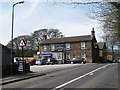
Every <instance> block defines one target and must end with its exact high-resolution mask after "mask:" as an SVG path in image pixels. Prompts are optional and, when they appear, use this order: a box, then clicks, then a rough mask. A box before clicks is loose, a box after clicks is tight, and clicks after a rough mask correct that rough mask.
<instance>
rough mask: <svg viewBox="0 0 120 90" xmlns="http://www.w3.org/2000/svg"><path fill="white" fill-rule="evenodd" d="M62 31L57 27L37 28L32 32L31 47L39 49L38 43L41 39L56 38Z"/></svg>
mask: <svg viewBox="0 0 120 90" xmlns="http://www.w3.org/2000/svg"><path fill="white" fill-rule="evenodd" d="M61 35H62V33H61V32H59V30H58V29H52V28H51V29H39V30H36V31H34V33H32V42H33V45H32V46H33V48H34V49H35V50H38V49H39V44H40V42H41V41H43V40H45V37H46V39H50V38H58V37H61Z"/></svg>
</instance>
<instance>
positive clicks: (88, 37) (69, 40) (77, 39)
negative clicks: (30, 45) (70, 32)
mask: <svg viewBox="0 0 120 90" xmlns="http://www.w3.org/2000/svg"><path fill="white" fill-rule="evenodd" d="M81 41H91V35H84V36H74V37H62V38H55V39H47V40H44V41H42V42H41V44H56V43H72V42H81Z"/></svg>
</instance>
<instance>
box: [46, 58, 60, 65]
mask: <svg viewBox="0 0 120 90" xmlns="http://www.w3.org/2000/svg"><path fill="white" fill-rule="evenodd" d="M46 63H47V64H48V65H49V64H58V61H57V60H56V59H55V58H48V59H47V62H46Z"/></svg>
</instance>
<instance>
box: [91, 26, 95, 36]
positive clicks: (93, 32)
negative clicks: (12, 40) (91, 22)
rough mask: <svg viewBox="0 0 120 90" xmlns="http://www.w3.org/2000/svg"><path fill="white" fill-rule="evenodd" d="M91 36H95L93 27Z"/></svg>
mask: <svg viewBox="0 0 120 90" xmlns="http://www.w3.org/2000/svg"><path fill="white" fill-rule="evenodd" d="M91 36H92V37H94V36H95V31H94V28H92V31H91Z"/></svg>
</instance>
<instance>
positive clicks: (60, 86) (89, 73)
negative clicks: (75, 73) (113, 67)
mask: <svg viewBox="0 0 120 90" xmlns="http://www.w3.org/2000/svg"><path fill="white" fill-rule="evenodd" d="M109 65H110V64H107V65H104V66H102V67H99V68H97V69H95V70H93V71H91V72H88V73H86V74H84V75H82V76H79V77H78V78H75V79H73V80H70V81H68V82H66V83H64V84H62V85H59V86H57V87H55V88H54V89H52V90H56V89H59V88H62V87H64V86H66V85H68V84H70V83H72V82H74V81H76V80H78V79H81V78H83V77H85V76H87V75H91V74H93V73H94V72H96V71H98V70H100V69H102V68H105V67H107V66H109Z"/></svg>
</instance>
